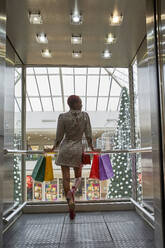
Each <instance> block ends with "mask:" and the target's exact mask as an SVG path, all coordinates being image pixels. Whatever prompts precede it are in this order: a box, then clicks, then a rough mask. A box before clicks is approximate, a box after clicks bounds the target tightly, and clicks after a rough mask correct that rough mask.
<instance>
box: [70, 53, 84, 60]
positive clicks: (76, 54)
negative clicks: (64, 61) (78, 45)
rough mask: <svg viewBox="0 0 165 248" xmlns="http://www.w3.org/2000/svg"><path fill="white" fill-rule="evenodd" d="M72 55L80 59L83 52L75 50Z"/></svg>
mask: <svg viewBox="0 0 165 248" xmlns="http://www.w3.org/2000/svg"><path fill="white" fill-rule="evenodd" d="M72 57H73V58H76V59H79V58H81V57H82V52H81V51H73V52H72Z"/></svg>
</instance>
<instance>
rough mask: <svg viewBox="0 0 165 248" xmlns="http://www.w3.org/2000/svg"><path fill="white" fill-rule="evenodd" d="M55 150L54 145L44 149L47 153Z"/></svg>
mask: <svg viewBox="0 0 165 248" xmlns="http://www.w3.org/2000/svg"><path fill="white" fill-rule="evenodd" d="M54 150H55V147H54V146H53V148H45V149H44V152H45V153H47V152H54Z"/></svg>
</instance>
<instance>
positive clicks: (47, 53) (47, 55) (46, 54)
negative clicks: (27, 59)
mask: <svg viewBox="0 0 165 248" xmlns="http://www.w3.org/2000/svg"><path fill="white" fill-rule="evenodd" d="M41 54H42V57H44V58H51V57H52V54H51V51H50V50H49V49H47V48H46V49H44V50H42V52H41Z"/></svg>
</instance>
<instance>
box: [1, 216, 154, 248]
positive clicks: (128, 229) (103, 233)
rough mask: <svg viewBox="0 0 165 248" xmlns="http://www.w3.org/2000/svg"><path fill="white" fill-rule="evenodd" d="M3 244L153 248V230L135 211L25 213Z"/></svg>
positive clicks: (52, 247) (39, 247)
mask: <svg viewBox="0 0 165 248" xmlns="http://www.w3.org/2000/svg"><path fill="white" fill-rule="evenodd" d="M3 247H4V248H25V247H26V248H42V247H44V248H154V241H153V230H152V228H151V227H150V226H149V225H148V224H146V223H145V222H144V221H143V220H142V219H141V218H140V217H139V215H138V214H137V213H136V212H134V211H111V212H92V213H91V212H88V213H86V212H85V213H84V212H83V213H81V212H79V213H77V214H76V218H75V220H70V219H69V215H68V214H67V213H64V214H61V213H60V214H23V215H22V216H21V217H20V218H19V220H18V221H17V222H16V223H15V225H13V226H12V227H11V228H10V229H9V230H8V231H7V232H6V233H5V235H4V246H3Z"/></svg>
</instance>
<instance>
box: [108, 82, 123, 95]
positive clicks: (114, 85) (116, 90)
mask: <svg viewBox="0 0 165 248" xmlns="http://www.w3.org/2000/svg"><path fill="white" fill-rule="evenodd" d="M120 93H121V87H120V86H119V85H118V84H117V83H116V82H115V81H114V80H113V82H112V86H111V93H110V95H111V96H120Z"/></svg>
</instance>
